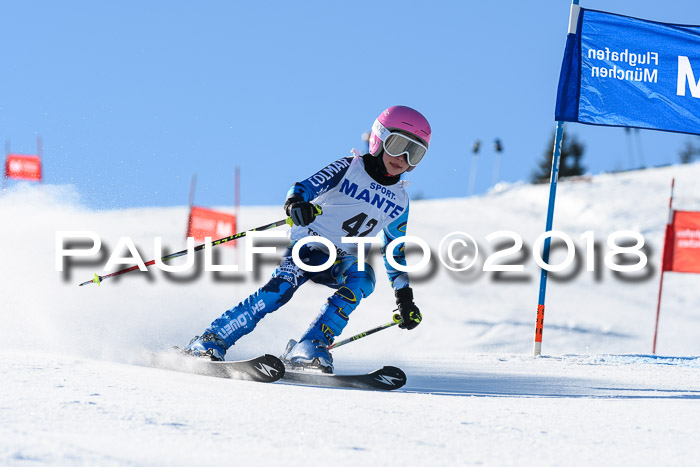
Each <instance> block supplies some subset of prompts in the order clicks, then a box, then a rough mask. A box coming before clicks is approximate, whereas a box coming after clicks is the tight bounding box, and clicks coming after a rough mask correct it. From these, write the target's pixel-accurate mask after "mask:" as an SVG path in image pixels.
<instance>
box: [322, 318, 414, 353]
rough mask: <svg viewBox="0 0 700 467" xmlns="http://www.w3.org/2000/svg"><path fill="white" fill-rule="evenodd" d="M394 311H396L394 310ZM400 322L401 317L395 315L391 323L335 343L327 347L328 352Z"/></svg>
mask: <svg viewBox="0 0 700 467" xmlns="http://www.w3.org/2000/svg"><path fill="white" fill-rule="evenodd" d="M394 311H396V310H394ZM402 322H403V320H402V319H401V315H400V314H398V313H395V314H394V317H393V319H392V321H390V322H388V323H385V324H382V325H381V326H377V327H376V328H373V329H370V330H369V331H365V332H361V333H360V334H357V335H355V336H352V337H348V338H347V339H344V340H342V341H339V342H335V343H333V344H331V345H329V346H328V350H331V349H335V348H336V347H340V346H341V345H345V344H349V343H350V342H355V341H356V340H358V339H362V338H363V337H367V336H369V335H370V334H374V333H375V332H379V331H381V330H382V329H387V328H390V327H392V326H396V325H397V324H401V323H402Z"/></svg>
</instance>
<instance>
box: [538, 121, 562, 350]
mask: <svg viewBox="0 0 700 467" xmlns="http://www.w3.org/2000/svg"><path fill="white" fill-rule="evenodd" d="M563 137H564V122H557V131H556V136H555V137H554V154H553V155H552V172H551V174H550V176H549V206H548V207H547V226H546V227H545V232H551V231H552V221H553V219H554V200H555V198H556V196H557V182H558V181H559V160H560V158H561V141H562V139H563ZM551 240H552V237H551V236H550V237H547V238H546V239H545V240H544V248H543V250H542V261H543V262H544V263H545V264H549V245H550V243H551ZM546 290H547V270H546V269H544V268H543V269H542V271H541V273H540V296H539V300H538V302H537V320H536V321H535V347H534V354H535V357H538V356H540V354H541V353H542V330H543V328H544V297H545V292H546Z"/></svg>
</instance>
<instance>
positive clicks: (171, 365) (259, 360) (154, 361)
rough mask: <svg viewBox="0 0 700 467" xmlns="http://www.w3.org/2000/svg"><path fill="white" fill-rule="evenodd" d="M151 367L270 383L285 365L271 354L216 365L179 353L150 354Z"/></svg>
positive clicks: (275, 379) (278, 375) (276, 378)
mask: <svg viewBox="0 0 700 467" xmlns="http://www.w3.org/2000/svg"><path fill="white" fill-rule="evenodd" d="M149 363H150V366H152V367H154V368H160V369H162V370H173V371H182V372H185V373H193V374H197V375H203V376H214V377H217V378H229V379H240V380H246V381H257V382H260V383H273V382H275V381H277V380H279V379H280V378H282V376H284V369H285V368H284V364H283V363H282V361H281V360H280V359H279V358H277V357H275V356H273V355H267V354H266V355H261V356H259V357H255V358H251V359H250V360H236V361H225V362H215V361H211V360H205V359H203V358H197V357H191V356H188V355H182V354H180V353H178V352H168V353H161V354H153V355H152V356H151V359H150V362H149Z"/></svg>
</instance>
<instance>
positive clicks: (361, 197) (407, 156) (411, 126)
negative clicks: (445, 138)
mask: <svg viewBox="0 0 700 467" xmlns="http://www.w3.org/2000/svg"><path fill="white" fill-rule="evenodd" d="M430 133H431V131H430V125H429V124H428V121H427V120H426V119H425V117H424V116H423V115H421V114H420V113H419V112H418V111H416V110H414V109H412V108H410V107H404V106H394V107H390V108H388V109H386V110H384V111H383V112H382V113H381V114H380V115H379V117H377V119H376V120H375V122H374V125H373V126H372V133H371V136H370V140H369V154H365V155H364V156H355V157H347V158H343V159H340V160H338V161H336V162H333V163H332V164H330V165H328V166H327V167H325V168H324V169H322V170H321V171H319V172H318V173H316V174H315V175H313V176H311V177H309V178H307V179H306V180H304V181H301V182H298V183H295V184H294V185H293V186H292V187H291V188H290V190H289V192H288V193H287V200H286V202H285V203H284V209H285V211H286V213H287V215H288V216H290V217H291V219H292V221H293V222H294V226H293V227H292V228H291V231H290V240H291V245H290V246H289V248H288V249H287V251H286V252H285V254H284V257H283V259H282V261H281V263H280V265H279V266H278V268H277V269H276V270H275V272H274V273H273V274H272V278H271V279H270V281H269V282H268V283H267V284H266V285H265V286H263V287H262V288H261V289H259V290H258V291H256V292H255V293H253V294H252V295H251V296H250V297H248V298H247V299H245V300H244V301H242V302H241V303H239V304H238V305H236V306H235V307H233V308H231V309H230V310H228V311H226V312H225V313H224V314H223V315H221V316H220V317H219V318H217V319H216V320H214V321H213V322H212V323H211V325H210V326H209V327H208V328H207V329H205V330H204V332H203V333H202V335H201V336H197V337H195V338H194V339H192V341H191V342H190V344H189V345H188V346H187V347H186V349H185V352H187V353H189V354H191V355H195V356H199V357H208V358H210V359H211V360H223V359H224V355H225V354H226V350H227V349H228V348H229V347H231V346H232V345H233V344H234V343H235V342H236V341H238V339H240V338H241V337H243V336H244V335H246V334H248V333H249V332H251V331H252V330H253V328H254V327H255V326H256V324H257V323H258V321H260V320H261V319H262V318H263V317H264V316H265V315H267V314H268V313H271V312H273V311H275V310H277V309H278V308H280V307H281V306H282V305H284V304H285V303H287V302H288V301H289V299H291V298H292V295H293V294H294V292H296V290H297V289H298V288H299V287H300V286H301V285H302V284H304V283H305V282H306V281H308V280H312V281H313V282H316V283H319V284H324V285H327V286H329V287H332V288H334V289H336V291H335V293H334V294H333V295H331V296H330V297H329V298H328V300H327V301H326V303H325V304H324V305H323V306H322V307H321V312H320V313H319V315H318V316H317V317H316V319H315V320H314V321H313V322H312V323H311V325H310V326H309V328H308V329H307V330H306V332H305V333H304V334H303V335H302V336H301V338H300V339H299V342H298V343H296V342H295V341H290V343H289V345H288V346H287V350H286V351H285V353H284V354H283V355H282V360H283V361H284V363H285V365H288V366H291V367H311V368H316V369H320V370H321V371H323V372H326V373H332V372H333V358H332V356H331V354H330V352H329V350H328V346H329V345H330V344H331V343H332V342H333V340H334V338H335V337H337V336H339V335H340V333H341V332H342V331H343V328H345V325H346V324H347V322H348V318H349V316H350V314H351V313H352V311H353V310H354V309H355V308H356V307H357V305H358V304H359V303H360V300H361V299H362V298H364V297H367V296H368V295H369V294H371V293H372V291H373V290H374V285H375V276H374V271H373V270H372V268H371V266H369V265H368V264H365V268H364V271H360V270H359V268H358V259H357V248H358V247H357V244H356V243H342V242H341V238H342V237H365V236H376V235H380V236H381V240H382V254H383V255H384V264H385V266H386V270H387V273H388V276H389V280H390V281H391V285H392V287H393V288H394V294H395V296H396V304H397V305H398V309H399V312H400V314H401V318H402V320H403V321H402V323H401V324H400V325H399V327H401V328H404V329H413V328H415V327H416V326H418V324H419V323H420V322H421V319H422V316H421V313H420V311H419V309H418V307H417V306H416V305H415V304H414V303H413V291H412V290H411V288H410V287H409V283H408V276H407V274H406V273H405V272H400V271H398V270H397V269H395V268H393V267H392V266H391V265H390V264H389V263H388V262H387V260H386V254H387V251H386V246H387V244H388V243H389V242H391V241H392V240H394V239H396V238H398V237H401V236H404V235H405V232H406V224H407V221H408V194H407V193H406V191H405V189H404V186H403V182H402V181H401V180H400V178H401V174H403V173H404V172H408V171H411V170H413V169H414V168H415V167H416V165H417V164H418V163H419V162H420V161H421V159H423V157H424V156H425V153H426V151H427V150H428V145H429V144H430ZM316 204H318V205H320V206H321V208H322V210H323V215H321V216H318V217H316V215H317V211H316V207H315V205H316ZM310 235H314V236H316V235H320V236H323V237H325V238H326V239H328V240H330V241H331V242H332V243H333V244H334V245H335V247H336V250H337V260H336V261H335V263H334V264H333V265H332V266H331V267H330V268H328V269H326V270H324V271H321V272H308V271H304V270H303V269H301V268H299V267H298V266H297V265H296V264H295V262H294V261H293V260H292V246H293V244H294V243H295V242H297V241H298V240H300V239H302V238H304V237H307V236H310ZM389 253H390V254H393V255H394V259H395V260H396V262H397V263H398V264H402V265H405V264H406V262H405V256H404V252H403V247H400V248H397V249H396V251H395V252H389ZM299 257H300V259H301V260H302V261H303V262H304V263H305V264H307V265H311V266H314V265H321V264H324V263H325V262H326V260H327V259H328V257H329V255H328V252H327V251H326V250H325V248H324V247H322V246H320V245H319V244H317V243H307V244H306V245H304V246H302V247H301V249H300V250H299Z"/></svg>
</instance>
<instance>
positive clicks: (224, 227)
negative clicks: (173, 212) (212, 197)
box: [187, 206, 236, 246]
mask: <svg viewBox="0 0 700 467" xmlns="http://www.w3.org/2000/svg"><path fill="white" fill-rule="evenodd" d="M234 233H236V216H235V215H233V214H227V213H225V212H219V211H214V210H212V209H207V208H200V207H198V206H192V209H191V210H190V219H189V222H188V223H187V236H188V237H194V238H195V239H197V240H200V241H204V238H205V237H211V239H212V240H218V239H219V238H224V237H230V236H231V235H233V234H234ZM235 244H236V241H235V240H234V241H231V242H226V243H224V244H222V246H235Z"/></svg>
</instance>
